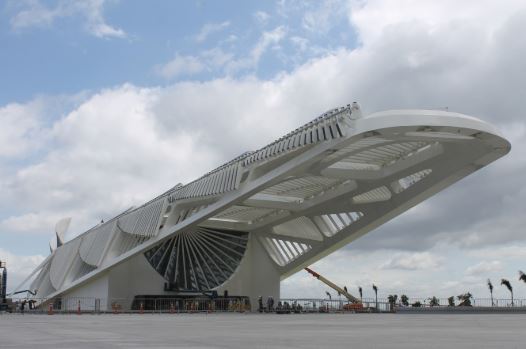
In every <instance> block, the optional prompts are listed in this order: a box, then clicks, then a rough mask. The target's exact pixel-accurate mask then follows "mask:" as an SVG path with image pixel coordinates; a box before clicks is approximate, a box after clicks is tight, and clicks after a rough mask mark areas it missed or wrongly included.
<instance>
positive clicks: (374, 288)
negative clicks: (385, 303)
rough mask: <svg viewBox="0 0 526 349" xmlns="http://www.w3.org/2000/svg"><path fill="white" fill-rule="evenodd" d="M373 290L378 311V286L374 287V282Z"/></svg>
mask: <svg viewBox="0 0 526 349" xmlns="http://www.w3.org/2000/svg"><path fill="white" fill-rule="evenodd" d="M373 291H374V298H375V304H376V310H377V311H378V287H376V285H375V284H373Z"/></svg>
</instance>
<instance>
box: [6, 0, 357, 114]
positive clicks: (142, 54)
mask: <svg viewBox="0 0 526 349" xmlns="http://www.w3.org/2000/svg"><path fill="white" fill-rule="evenodd" d="M93 3H97V2H95V1H94V2H93ZM65 4H68V2H66V1H49V2H47V1H46V2H42V3H41V4H40V5H38V6H37V5H35V4H34V2H31V1H27V2H25V1H8V2H7V3H6V4H5V5H4V6H3V8H2V10H1V12H0V13H1V17H0V18H1V20H0V45H1V47H2V48H3V49H2V52H1V53H0V66H1V68H0V69H1V70H0V74H1V76H2V80H1V85H0V86H1V88H2V91H3V93H2V95H1V96H0V103H2V104H5V103H8V102H13V101H17V102H23V101H27V100H28V99H31V98H33V97H35V96H38V95H42V94H45V95H57V94H75V93H78V91H81V90H96V89H98V88H101V87H107V86H114V85H119V84H122V83H125V82H131V83H134V84H138V85H142V86H153V85H165V84H167V83H170V82H173V81H175V80H177V79H180V78H188V76H189V75H191V76H192V79H197V80H206V79H211V78H215V77H221V76H225V75H231V76H242V75H255V76H257V77H260V78H271V77H272V76H274V75H275V74H277V73H278V72H280V71H290V70H291V69H294V67H295V66H297V65H299V64H302V63H304V62H305V60H307V59H309V58H312V57H316V56H317V55H321V54H323V53H325V52H327V50H332V49H335V48H338V47H353V46H355V45H356V40H355V36H354V34H353V30H352V28H351V27H350V26H349V24H348V21H347V18H346V16H345V15H344V13H343V12H342V15H341V16H337V17H333V18H331V19H330V23H328V24H326V27H327V28H324V32H323V33H319V32H317V31H313V30H311V29H310V28H309V27H308V25H307V24H306V23H305V22H304V21H302V16H301V14H303V13H304V12H305V11H307V10H309V9H311V10H313V11H317V10H319V8H321V7H322V6H320V5H317V4H316V3H315V2H313V3H311V4H301V2H297V3H293V4H292V5H291V6H285V5H280V4H279V3H275V2H273V1H262V2H250V1H224V2H217V1H188V2H174V1H157V2H156V3H155V7H152V6H151V4H150V3H148V2H144V1H126V2H120V1H108V2H100V5H97V6H99V11H100V12H101V15H102V16H103V23H104V24H106V25H108V26H111V27H112V28H113V29H115V30H117V31H120V33H122V34H118V35H116V34H112V33H107V34H97V33H94V31H95V30H96V29H94V28H91V27H89V26H90V24H89V22H90V19H89V15H88V14H87V13H86V12H87V11H86V10H85V9H83V8H79V9H75V8H74V9H69V10H67V9H63V8H66V7H75V6H72V5H71V4H69V5H65ZM331 6H342V7H344V4H343V3H336V2H335V3H334V5H331ZM342 10H344V9H342ZM23 11H32V12H33V15H35V16H38V15H39V14H40V15H42V13H46V12H53V11H57V12H64V13H63V14H56V15H55V16H53V17H52V19H49V20H47V21H30V20H27V19H25V18H23V17H22V16H20V14H21V13H22V12H23ZM276 29H281V30H282V31H283V32H286V33H287V38H284V39H283V40H281V39H280V40H277V41H276V42H273V43H272V44H271V45H272V46H271V47H270V48H269V49H268V50H269V51H271V52H263V53H262V55H261V58H260V60H259V62H258V64H257V66H250V67H247V68H240V69H236V70H230V71H226V70H225V69H222V67H221V66H212V65H210V66H208V67H206V68H203V69H202V70H201V71H198V72H194V73H182V74H181V75H182V76H177V75H176V76H162V74H157V73H156V68H157V67H159V66H162V65H163V64H166V63H167V62H169V61H170V60H172V59H174V58H175V57H176V56H180V57H187V56H191V57H199V56H200V55H203V54H206V53H207V52H208V53H209V54H213V53H214V52H211V51H213V50H216V51H221V52H223V53H224V54H228V55H231V56H232V59H236V58H237V59H239V58H242V57H245V56H248V55H250V52H251V50H253V49H254V47H255V46H256V45H257V43H258V41H259V40H260V39H261V37H262V35H264V33H265V32H272V31H273V30H276ZM97 35H99V36H97ZM307 42H308V43H309V45H308V46H309V47H308V48H305V47H302V45H306V43H307ZM316 50H318V51H319V52H316Z"/></svg>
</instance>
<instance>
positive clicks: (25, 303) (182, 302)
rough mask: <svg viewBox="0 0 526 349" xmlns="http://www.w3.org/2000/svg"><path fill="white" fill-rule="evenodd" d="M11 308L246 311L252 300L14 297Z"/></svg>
mask: <svg viewBox="0 0 526 349" xmlns="http://www.w3.org/2000/svg"><path fill="white" fill-rule="evenodd" d="M11 310H12V311H14V312H19V313H47V314H76V313H78V314H80V313H94V314H97V313H114V314H119V313H203V312H246V311H250V300H249V299H248V297H227V298H225V297H220V298H215V299H211V298H204V297H203V298H175V297H170V298H168V297H166V298H162V297H159V298H156V297H145V298H139V297H135V298H133V299H129V298H111V299H105V298H91V297H67V298H66V297H57V298H53V299H46V298H43V299H42V298H30V299H17V300H14V301H13V307H12V309H11Z"/></svg>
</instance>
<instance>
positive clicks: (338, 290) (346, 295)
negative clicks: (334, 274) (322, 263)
mask: <svg viewBox="0 0 526 349" xmlns="http://www.w3.org/2000/svg"><path fill="white" fill-rule="evenodd" d="M305 270H306V271H307V272H308V273H309V274H311V275H312V276H314V277H315V278H316V279H318V280H320V281H321V282H323V283H324V284H325V285H327V286H329V287H330V288H332V289H333V290H336V291H337V292H338V293H341V294H343V295H344V296H345V297H346V298H347V299H348V300H349V301H350V302H353V303H361V302H362V301H361V300H359V299H358V298H356V297H354V296H353V295H352V294H350V293H349V292H347V291H345V290H344V289H343V288H341V287H340V286H338V285H336V284H335V283H333V282H331V281H329V280H327V279H326V278H324V277H323V276H321V275H320V274H318V273H316V272H315V271H314V270H312V269H309V268H305Z"/></svg>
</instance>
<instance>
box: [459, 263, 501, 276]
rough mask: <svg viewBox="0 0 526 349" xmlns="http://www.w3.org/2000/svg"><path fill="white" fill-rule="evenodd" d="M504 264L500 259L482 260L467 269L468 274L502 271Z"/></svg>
mask: <svg viewBox="0 0 526 349" xmlns="http://www.w3.org/2000/svg"><path fill="white" fill-rule="evenodd" d="M502 270H503V266H502V262H500V261H490V262H488V261H482V262H479V263H477V264H475V265H472V266H470V267H468V268H467V269H466V275H482V276H484V274H486V275H487V274H488V273H493V272H496V271H502Z"/></svg>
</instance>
